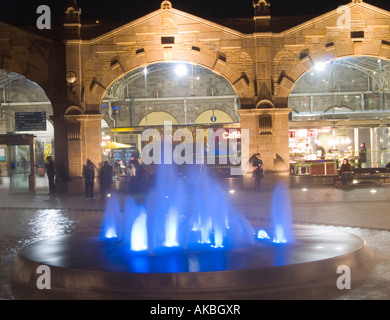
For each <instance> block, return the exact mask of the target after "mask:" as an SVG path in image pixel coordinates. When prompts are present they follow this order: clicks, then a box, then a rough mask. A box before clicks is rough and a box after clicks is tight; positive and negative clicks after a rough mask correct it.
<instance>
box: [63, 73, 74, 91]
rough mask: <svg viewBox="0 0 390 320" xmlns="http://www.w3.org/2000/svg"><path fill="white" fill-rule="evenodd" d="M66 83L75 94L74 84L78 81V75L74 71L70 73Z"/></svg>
mask: <svg viewBox="0 0 390 320" xmlns="http://www.w3.org/2000/svg"><path fill="white" fill-rule="evenodd" d="M65 78H66V82H67V83H68V85H69V87H70V90H71V91H72V93H73V94H75V89H74V83H75V82H76V81H77V75H76V73H75V72H74V71H68V72H67V73H66V76H65Z"/></svg>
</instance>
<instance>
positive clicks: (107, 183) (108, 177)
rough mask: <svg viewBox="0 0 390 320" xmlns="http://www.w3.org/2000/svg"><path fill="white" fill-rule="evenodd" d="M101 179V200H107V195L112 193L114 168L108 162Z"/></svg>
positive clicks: (101, 171) (100, 176)
mask: <svg viewBox="0 0 390 320" xmlns="http://www.w3.org/2000/svg"><path fill="white" fill-rule="evenodd" d="M99 179H100V200H105V199H106V197H107V195H108V194H109V193H111V182H112V167H111V166H110V165H109V164H108V161H104V164H103V167H102V168H101V169H100V173H99Z"/></svg>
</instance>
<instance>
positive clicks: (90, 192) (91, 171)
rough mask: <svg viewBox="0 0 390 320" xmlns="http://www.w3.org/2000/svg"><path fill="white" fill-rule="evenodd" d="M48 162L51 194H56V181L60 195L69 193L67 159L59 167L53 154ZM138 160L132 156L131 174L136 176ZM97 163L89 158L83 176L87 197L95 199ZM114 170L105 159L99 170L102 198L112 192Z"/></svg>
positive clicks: (47, 172)
mask: <svg viewBox="0 0 390 320" xmlns="http://www.w3.org/2000/svg"><path fill="white" fill-rule="evenodd" d="M46 160H47V163H46V174H47V177H48V180H49V195H55V194H56V193H57V192H56V181H55V180H57V186H58V187H59V188H60V190H59V194H60V195H67V193H68V182H69V181H70V178H69V169H68V163H67V161H66V159H62V160H61V162H60V165H59V166H58V168H56V166H55V163H54V161H53V159H52V157H51V156H49V157H47V159H46ZM137 164H138V160H136V159H134V157H131V160H130V161H129V168H130V175H131V176H136V174H137V168H138V166H137ZM95 172H96V170H95V165H94V164H93V163H92V161H91V160H89V159H88V160H87V163H86V164H85V165H84V166H83V172H82V176H83V179H84V189H85V198H86V199H94V198H95V192H94V187H95ZM113 174H114V170H113V167H112V166H110V164H109V163H108V161H104V163H103V166H102V168H101V169H100V171H99V175H98V178H99V180H100V199H101V200H105V199H106V198H107V196H108V195H109V194H110V193H111V184H112V180H113V179H112V178H113Z"/></svg>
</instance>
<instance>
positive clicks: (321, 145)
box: [289, 120, 390, 176]
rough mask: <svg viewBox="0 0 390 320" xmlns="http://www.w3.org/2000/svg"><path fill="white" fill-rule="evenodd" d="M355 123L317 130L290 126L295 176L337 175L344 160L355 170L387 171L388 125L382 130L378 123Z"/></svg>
mask: <svg viewBox="0 0 390 320" xmlns="http://www.w3.org/2000/svg"><path fill="white" fill-rule="evenodd" d="M351 122H353V121H344V122H341V121H338V122H337V124H336V123H335V122H334V123H333V124H331V125H330V126H329V125H327V123H317V126H316V125H315V124H314V123H311V124H308V123H306V124H303V123H299V122H294V123H290V129H289V153H290V171H291V174H293V175H296V176H299V175H308V176H321V175H324V176H326V175H337V174H338V171H337V170H338V168H339V167H340V165H341V163H342V161H343V159H348V161H349V163H350V164H351V165H352V167H353V168H357V167H363V168H364V167H366V168H383V167H385V166H386V165H387V164H388V163H389V162H390V151H389V150H390V148H389V147H390V145H389V143H390V135H389V129H388V127H386V125H385V122H382V126H380V124H379V123H378V122H377V121H368V120H361V121H355V123H351ZM375 122H377V124H375ZM363 144H364V147H365V150H364V149H363ZM364 155H365V157H364ZM362 158H365V160H364V159H363V161H362ZM359 159H360V161H359Z"/></svg>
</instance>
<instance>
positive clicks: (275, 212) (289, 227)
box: [271, 181, 294, 243]
mask: <svg viewBox="0 0 390 320" xmlns="http://www.w3.org/2000/svg"><path fill="white" fill-rule="evenodd" d="M271 219H272V233H273V242H275V243H291V242H293V241H294V231H293V230H294V229H293V220H292V210H291V202H290V193H289V190H288V186H287V185H286V184H285V183H284V182H282V181H279V182H278V183H277V185H276V188H275V190H274V193H273V196H272V202H271Z"/></svg>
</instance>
